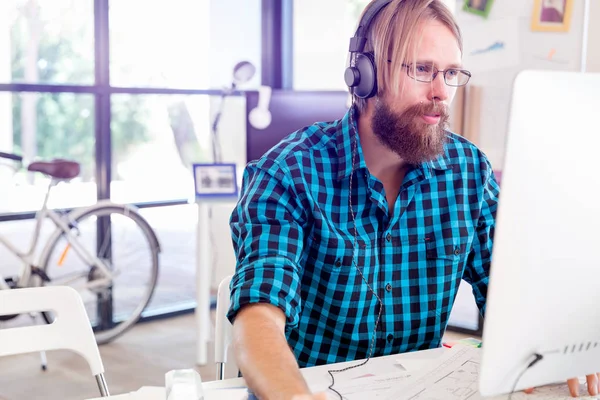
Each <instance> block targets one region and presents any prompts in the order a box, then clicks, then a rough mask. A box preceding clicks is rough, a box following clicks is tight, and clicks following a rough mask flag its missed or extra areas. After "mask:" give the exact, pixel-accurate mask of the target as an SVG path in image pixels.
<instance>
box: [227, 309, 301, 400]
mask: <svg viewBox="0 0 600 400" xmlns="http://www.w3.org/2000/svg"><path fill="white" fill-rule="evenodd" d="M268 307H273V306H270V305H258V306H251V308H252V309H249V310H242V311H241V312H240V313H239V314H238V316H237V317H236V321H235V324H234V330H233V338H234V343H233V345H234V348H235V353H236V359H237V363H238V366H239V368H240V370H241V371H242V374H243V376H244V379H245V380H246V383H247V384H248V387H249V388H250V389H251V390H252V391H253V392H254V394H255V395H256V396H257V397H258V398H259V399H261V400H263V399H264V400H280V399H282V400H283V399H285V400H289V399H291V398H292V397H293V396H294V395H298V394H308V393H310V392H309V390H308V387H307V385H306V382H305V381H304V378H303V377H302V374H301V373H300V369H299V368H298V363H297V362H296V359H295V357H294V354H293V353H292V352H291V351H290V348H289V347H288V344H287V341H286V339H285V335H284V334H283V329H282V327H281V324H280V323H278V322H277V321H276V320H274V319H273V318H272V316H273V314H272V313H273V312H274V310H273V309H268ZM273 308H274V307H273ZM276 312H281V311H280V310H278V309H277V310H276ZM282 314H283V313H282ZM284 323H285V322H284Z"/></svg>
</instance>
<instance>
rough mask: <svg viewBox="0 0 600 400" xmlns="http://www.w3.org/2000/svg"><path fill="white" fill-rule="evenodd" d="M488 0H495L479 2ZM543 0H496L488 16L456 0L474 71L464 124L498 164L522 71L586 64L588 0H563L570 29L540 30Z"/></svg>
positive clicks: (466, 54) (465, 61) (467, 64)
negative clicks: (567, 4) (583, 59)
mask: <svg viewBox="0 0 600 400" xmlns="http://www.w3.org/2000/svg"><path fill="white" fill-rule="evenodd" d="M486 1H490V2H491V1H492V0H480V1H479V2H484V3H485V2H486ZM544 1H546V0H518V1H517V0H510V1H499V0H495V1H493V2H492V3H491V6H490V7H489V9H488V12H487V14H486V15H485V16H483V15H478V14H476V13H472V12H468V11H465V10H464V8H465V7H464V6H465V0H457V6H456V18H457V20H458V23H459V26H460V28H461V31H462V35H463V42H464V51H463V65H464V67H465V69H468V70H470V71H471V72H472V74H473V77H472V78H471V80H470V81H469V84H468V85H467V86H468V87H467V90H466V95H465V99H464V107H465V114H464V115H465V121H463V124H462V126H463V127H464V130H465V132H464V134H465V136H466V137H473V138H475V140H474V141H475V142H476V144H477V145H478V146H479V147H480V148H481V149H482V150H483V151H484V152H485V153H486V154H487V156H488V157H489V159H490V161H491V162H492V165H493V167H494V169H498V170H501V169H502V163H503V162H504V146H505V141H506V136H507V129H508V115H509V109H510V100H511V94H512V85H513V81H514V79H515V77H516V76H517V74H518V73H519V72H520V71H522V70H525V69H542V70H563V71H564V70H566V71H579V70H580V69H581V57H582V37H583V20H584V1H583V0H563V1H567V2H571V4H570V7H569V10H570V15H569V17H570V19H569V21H568V22H569V24H568V25H569V26H568V30H567V31H548V30H547V29H546V30H539V26H542V27H546V26H547V25H548V23H546V24H545V25H544V23H543V22H542V23H541V24H534V23H533V22H534V21H532V18H534V16H535V15H540V10H538V9H537V7H541V6H542V3H543V2H544ZM558 1H561V0H558ZM476 3H477V2H476ZM550 25H552V24H550ZM534 29H538V30H534ZM469 92H472V94H473V95H472V96H470V93H469Z"/></svg>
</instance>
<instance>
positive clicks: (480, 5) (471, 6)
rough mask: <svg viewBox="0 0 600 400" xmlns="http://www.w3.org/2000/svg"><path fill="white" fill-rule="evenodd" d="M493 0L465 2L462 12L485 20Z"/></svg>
mask: <svg viewBox="0 0 600 400" xmlns="http://www.w3.org/2000/svg"><path fill="white" fill-rule="evenodd" d="M493 3H494V0H465V3H464V5H463V11H466V12H468V13H471V14H476V15H480V16H482V17H484V18H487V17H488V15H489V13H490V10H491V9H492V4H493Z"/></svg>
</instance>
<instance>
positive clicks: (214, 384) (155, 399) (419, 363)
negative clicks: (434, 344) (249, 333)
mask: <svg viewBox="0 0 600 400" xmlns="http://www.w3.org/2000/svg"><path fill="white" fill-rule="evenodd" d="M444 350H445V349H444V348H439V349H432V350H423V351H417V352H412V353H404V354H394V355H390V356H384V357H376V358H372V359H370V360H369V362H368V363H367V364H366V365H363V366H361V367H358V368H356V369H355V371H357V372H360V374H361V375H364V374H367V373H382V372H390V371H391V370H392V369H394V368H400V367H399V366H398V365H397V363H396V362H397V361H400V362H401V363H402V366H404V368H406V369H407V370H413V369H419V368H422V367H423V366H425V365H427V364H429V363H431V362H435V360H436V359H437V358H438V357H440V356H441V355H442V354H443V351H444ZM359 363H360V361H348V362H343V363H338V364H333V365H319V366H317V367H309V368H303V369H301V370H300V371H301V372H302V375H303V376H304V379H305V380H306V382H307V383H308V386H309V387H310V389H311V390H312V391H313V392H321V391H326V390H327V387H328V386H329V385H330V384H331V378H330V377H329V374H328V373H327V371H328V370H331V369H341V368H344V367H347V366H349V365H355V364H359ZM350 371H354V370H350ZM350 371H348V373H350ZM108 383H109V389H110V382H108ZM245 385H246V383H245V382H244V379H243V378H233V379H225V380H222V381H209V382H205V383H204V399H205V400H246V399H247V398H248V394H247V391H246V390H245V389H244V388H245ZM330 393H331V394H332V397H331V398H332V399H334V398H337V397H333V395H334V393H332V392H331V391H330ZM104 399H110V400H142V399H144V400H165V388H163V387H143V388H141V389H140V390H138V391H137V392H132V393H128V394H123V395H118V396H110V397H104V398H96V399H90V400H104Z"/></svg>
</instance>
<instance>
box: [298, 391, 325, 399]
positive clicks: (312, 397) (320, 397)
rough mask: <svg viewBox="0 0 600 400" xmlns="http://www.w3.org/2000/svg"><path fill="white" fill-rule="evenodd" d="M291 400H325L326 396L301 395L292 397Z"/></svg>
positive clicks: (318, 394) (323, 394) (321, 394)
mask: <svg viewBox="0 0 600 400" xmlns="http://www.w3.org/2000/svg"><path fill="white" fill-rule="evenodd" d="M292 400H327V394H326V393H324V392H322V393H317V394H303V395H299V396H294V397H293V398H292Z"/></svg>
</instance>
